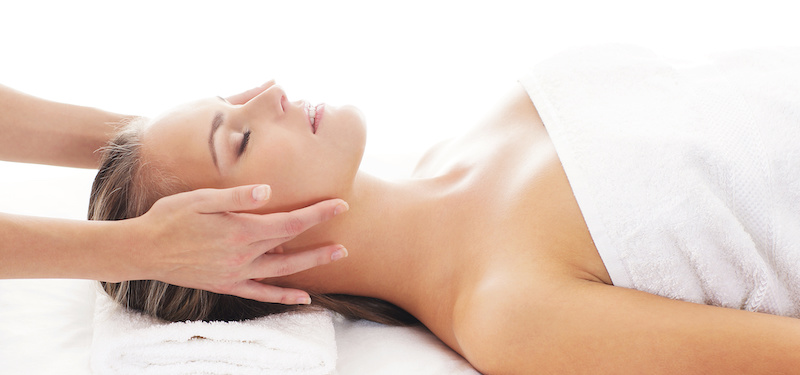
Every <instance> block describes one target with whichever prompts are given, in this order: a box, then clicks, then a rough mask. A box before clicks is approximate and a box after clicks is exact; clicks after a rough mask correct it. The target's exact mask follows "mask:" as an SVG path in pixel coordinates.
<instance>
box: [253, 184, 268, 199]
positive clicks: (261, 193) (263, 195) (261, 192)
mask: <svg viewBox="0 0 800 375" xmlns="http://www.w3.org/2000/svg"><path fill="white" fill-rule="evenodd" d="M271 192H272V189H270V187H269V185H261V186H256V187H254V188H253V199H255V200H256V201H257V202H260V201H265V200H267V198H269V194H270V193H271Z"/></svg>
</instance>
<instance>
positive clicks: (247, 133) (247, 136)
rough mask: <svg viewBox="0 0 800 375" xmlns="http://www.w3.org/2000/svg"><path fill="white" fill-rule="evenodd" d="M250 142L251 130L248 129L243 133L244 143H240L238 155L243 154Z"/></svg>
mask: <svg viewBox="0 0 800 375" xmlns="http://www.w3.org/2000/svg"><path fill="white" fill-rule="evenodd" d="M249 142H250V130H247V131H245V132H244V134H242V143H241V144H240V145H239V152H238V153H237V154H236V155H237V156H242V154H244V151H245V150H246V149H247V144H248V143H249Z"/></svg>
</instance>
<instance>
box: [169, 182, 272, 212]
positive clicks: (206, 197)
mask: <svg viewBox="0 0 800 375" xmlns="http://www.w3.org/2000/svg"><path fill="white" fill-rule="evenodd" d="M183 194H193V196H192V198H193V199H192V201H193V202H194V204H195V207H196V209H197V210H198V212H200V213H206V214H212V213H218V212H234V211H246V210H252V209H256V208H259V207H261V206H263V205H264V203H265V202H266V201H267V200H268V199H269V197H270V196H271V194H272V190H271V189H270V187H269V185H245V186H237V187H233V188H228V189H199V190H195V191H190V192H187V193H183Z"/></svg>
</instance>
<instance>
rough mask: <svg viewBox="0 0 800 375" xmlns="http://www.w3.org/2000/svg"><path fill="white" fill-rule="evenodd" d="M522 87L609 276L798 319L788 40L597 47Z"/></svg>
mask: <svg viewBox="0 0 800 375" xmlns="http://www.w3.org/2000/svg"><path fill="white" fill-rule="evenodd" d="M521 83H522V84H523V85H524V86H525V88H526V90H527V91H528V94H529V95H530V97H531V100H532V101H533V103H534V105H535V106H536V108H537V110H538V111H539V114H540V116H541V118H542V120H543V122H544V124H545V127H546V128H547V131H548V133H549V134H550V137H551V139H552V140H553V143H554V145H555V148H556V151H557V153H558V156H559V158H560V159H561V162H562V164H563V166H564V170H565V171H566V174H567V177H568V179H569V181H570V185H571V187H572V189H573V192H574V194H575V197H576V199H577V201H578V204H579V206H580V208H581V211H582V213H583V216H584V218H585V219H586V223H587V225H588V227H589V231H590V233H591V235H592V238H593V240H594V241H595V245H596V246H597V249H598V251H599V252H600V255H601V257H602V259H603V262H604V263H605V265H606V268H607V269H608V271H609V273H610V275H611V278H612V281H613V283H614V284H615V285H617V286H622V287H627V288H634V289H638V290H642V291H646V292H649V293H653V294H657V295H661V296H665V297H669V298H674V299H681V300H685V301H691V302H697V303H704V304H710V305H717V306H724V307H730V308H736V309H746V310H751V311H760V312H766V313H771V314H778V315H785V316H793V317H800V49H798V48H793V49H792V48H786V49H772V50H753V51H742V52H736V53H728V54H722V55H718V56H715V57H714V58H711V59H708V60H705V61H699V62H692V63H687V62H680V61H676V60H668V59H665V58H662V57H660V56H658V55H656V54H654V53H653V52H651V51H649V50H646V49H642V48H636V47H630V46H620V45H608V46H599V47H592V48H585V49H580V50H573V51H568V52H565V53H563V54H561V55H559V56H557V57H555V58H553V59H550V60H547V61H545V62H543V63H541V64H539V65H538V66H537V67H536V68H535V69H534V71H533V73H532V74H531V75H530V76H528V77H526V78H524V79H522V80H521Z"/></svg>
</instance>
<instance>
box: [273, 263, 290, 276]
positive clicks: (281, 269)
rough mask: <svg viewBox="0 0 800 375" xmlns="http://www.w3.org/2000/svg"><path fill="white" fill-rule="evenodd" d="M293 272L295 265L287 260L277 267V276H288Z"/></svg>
mask: <svg viewBox="0 0 800 375" xmlns="http://www.w3.org/2000/svg"><path fill="white" fill-rule="evenodd" d="M293 273H294V267H293V266H292V265H291V264H289V263H287V262H282V263H280V264H278V266H277V267H276V268H275V277H281V276H287V275H291V274H293Z"/></svg>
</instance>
